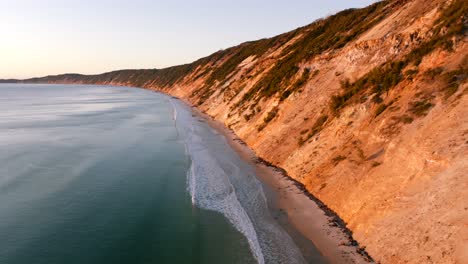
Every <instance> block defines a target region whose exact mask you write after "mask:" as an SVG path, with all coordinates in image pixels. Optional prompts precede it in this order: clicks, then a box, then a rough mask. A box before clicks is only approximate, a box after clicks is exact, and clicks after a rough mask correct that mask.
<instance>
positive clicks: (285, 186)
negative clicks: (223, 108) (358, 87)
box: [194, 108, 373, 264]
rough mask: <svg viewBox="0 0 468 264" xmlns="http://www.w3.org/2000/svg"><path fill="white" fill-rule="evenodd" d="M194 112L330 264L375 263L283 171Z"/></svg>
mask: <svg viewBox="0 0 468 264" xmlns="http://www.w3.org/2000/svg"><path fill="white" fill-rule="evenodd" d="M194 112H196V113H197V114H198V115H200V116H201V117H202V118H204V119H205V120H207V122H208V123H209V124H210V125H211V126H212V127H213V128H215V129H216V130H217V131H218V132H220V133H221V134H222V135H223V136H224V137H225V138H226V139H227V142H228V143H229V144H230V145H231V146H232V147H233V149H234V150H236V151H237V152H238V153H239V155H240V156H241V157H242V158H243V159H244V160H245V161H246V162H248V163H249V164H251V165H252V166H253V167H255V169H256V173H257V177H258V178H259V179H260V180H261V181H262V182H263V183H264V184H265V185H266V186H267V188H269V189H270V190H271V191H272V192H273V195H272V196H271V195H270V197H269V202H270V206H271V208H272V210H273V211H277V213H278V211H279V213H280V214H281V213H286V216H287V219H286V220H287V222H288V223H289V224H290V225H292V226H293V227H294V228H295V229H296V230H297V231H299V232H300V234H301V235H303V236H304V237H305V238H306V239H308V240H310V241H311V242H312V243H313V244H314V245H315V246H316V247H317V249H318V250H319V251H320V253H321V254H322V255H323V256H324V257H325V258H326V259H327V260H328V261H330V263H338V264H341V263H343V264H344V263H369V262H373V261H372V260H371V259H369V257H368V256H367V255H365V254H366V253H364V255H363V254H362V253H359V251H360V250H361V249H360V248H359V246H357V245H355V244H353V241H352V240H351V238H350V236H349V234H348V233H346V231H345V230H344V229H343V227H340V226H338V225H337V224H336V223H335V222H334V220H335V218H334V217H333V216H327V215H326V212H325V211H324V210H322V209H321V208H320V207H319V205H318V204H317V203H316V202H315V201H313V200H312V199H311V198H310V197H308V195H307V193H305V192H304V190H303V189H301V188H300V187H298V186H297V185H296V184H295V182H294V181H293V180H292V179H291V178H289V177H288V176H287V175H285V174H284V172H283V171H281V170H278V169H276V168H275V167H272V166H269V165H268V164H265V163H263V162H259V160H258V158H257V156H256V155H255V153H254V152H253V151H252V150H251V149H250V148H249V147H248V146H247V145H246V144H245V143H244V142H243V141H242V140H240V139H239V138H238V137H237V135H235V133H234V132H233V131H232V130H229V129H228V128H226V127H225V126H224V125H223V124H222V123H220V122H219V121H216V120H214V119H212V118H211V117H209V116H208V115H206V114H203V113H202V112H200V111H199V110H197V109H196V108H194ZM305 250H307V249H305Z"/></svg>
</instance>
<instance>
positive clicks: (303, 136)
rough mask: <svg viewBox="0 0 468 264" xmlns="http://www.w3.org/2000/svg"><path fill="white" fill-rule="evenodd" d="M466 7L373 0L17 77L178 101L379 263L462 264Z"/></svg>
mask: <svg viewBox="0 0 468 264" xmlns="http://www.w3.org/2000/svg"><path fill="white" fill-rule="evenodd" d="M467 14H468V4H467V2H466V1H463V0H451V1H444V0H429V1H428V0H394V1H381V2H378V3H375V4H372V5H371V6H369V7H366V8H363V9H349V10H345V11H342V12H340V13H337V14H335V15H332V16H330V17H327V18H324V19H321V20H318V21H315V22H314V23H312V24H310V25H307V26H304V27H302V28H298V29H296V30H293V31H291V32H288V33H285V34H282V35H279V36H277V37H274V38H270V39H262V40H257V41H252V42H247V43H243V44H240V45H239V46H236V47H232V48H229V49H226V50H221V51H219V52H217V53H215V54H213V55H211V56H208V57H206V58H202V59H200V60H198V61H196V62H193V63H191V64H186V65H181V66H175V67H171V68H167V69H161V70H158V69H153V70H122V71H116V72H110V73H105V74H100V75H79V74H68V75H58V76H48V77H44V78H36V79H30V80H25V81H26V82H50V83H85V84H112V85H129V86H139V87H144V88H148V89H154V90H158V91H163V92H165V93H168V94H171V95H174V96H177V97H180V98H184V99H186V100H188V101H189V102H191V103H192V104H194V105H196V106H197V107H198V108H199V109H201V110H202V111H204V112H205V113H207V114H209V115H211V116H212V117H214V118H215V119H217V120H220V121H222V122H224V124H226V126H228V127H230V128H231V129H233V130H234V131H235V133H236V134H237V135H238V136H239V137H240V138H241V139H243V140H244V141H245V142H246V143H247V144H248V145H249V146H250V147H251V148H252V149H253V150H254V151H255V152H256V153H257V154H258V156H260V157H262V158H263V159H265V160H267V161H268V162H271V163H272V164H274V165H277V166H279V167H282V168H284V169H285V170H286V171H287V172H288V174H289V175H290V176H291V177H292V178H294V179H296V180H298V181H300V182H301V183H303V184H304V185H305V186H306V188H307V190H308V191H309V192H310V193H312V194H313V195H314V196H316V197H318V198H319V199H320V200H322V201H323V202H324V203H325V204H326V205H327V206H328V207H330V208H331V209H332V210H334V211H335V212H336V213H337V214H338V215H339V216H340V217H341V218H342V219H343V220H344V221H345V222H346V223H347V225H348V227H349V228H350V229H351V230H352V231H353V234H354V238H355V239H356V240H357V241H359V243H360V244H361V245H362V246H364V247H365V248H366V250H367V251H368V252H369V254H370V255H371V256H372V257H373V258H374V259H375V260H376V261H377V262H381V263H466V262H467V261H468V253H467V252H468V231H467V228H466V226H467V225H468V205H467V203H466V201H467V199H468V160H467V158H466V157H467V156H468V155H467V154H468V151H467V150H468V148H467V146H468V111H467V110H468V100H467V83H466V78H467V74H468V73H467V66H468V65H467V63H468V60H467V53H468V45H467V24H468V18H467Z"/></svg>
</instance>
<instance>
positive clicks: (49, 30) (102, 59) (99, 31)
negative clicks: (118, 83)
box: [0, 0, 375, 79]
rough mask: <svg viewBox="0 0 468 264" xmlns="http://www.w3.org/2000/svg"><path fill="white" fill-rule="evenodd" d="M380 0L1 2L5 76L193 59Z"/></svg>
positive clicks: (0, 54) (1, 73)
mask: <svg viewBox="0 0 468 264" xmlns="http://www.w3.org/2000/svg"><path fill="white" fill-rule="evenodd" d="M372 2H375V1H372V0H352V1H346V2H345V3H343V2H342V1H337V0H335V1H327V2H325V3H324V2H322V1H320V2H319V1H317V0H313V1H306V0H296V1H289V2H284V1H278V0H274V1H265V0H261V1H256V2H255V3H251V2H249V1H246V0H240V1H224V2H222V3H220V2H219V1H213V0H203V1H200V2H198V3H185V2H183V1H180V0H178V1H171V2H166V1H149V0H136V1H132V2H130V1H122V0H119V1H108V0H103V1H99V3H95V2H94V1H90V0H85V1H77V0H73V1H68V2H67V3H63V2H61V1H58V0H49V1H40V2H39V1H32V0H16V1H9V0H0V32H1V33H2V35H3V41H2V42H1V43H0V58H1V60H0V79H10V78H14V79H25V78H32V77H40V76H45V75H55V74H63V73H81V74H99V73H103V72H108V71H113V70H120V69H143V68H165V67H170V66H174V65H179V64H184V63H190V62H192V61H194V60H196V59H199V58H201V57H205V56H208V55H210V54H212V53H214V52H216V51H217V50H220V49H225V48H228V47H231V46H234V45H237V44H240V43H242V42H245V41H250V40H256V39H261V38H267V37H272V36H275V35H277V34H281V33H284V32H287V31H290V30H293V29H295V28H297V27H300V26H304V25H306V24H309V23H311V22H313V21H314V20H316V19H318V18H321V17H325V16H327V15H330V14H333V13H336V12H338V11H340V10H343V9H346V8H353V7H355V8H358V7H363V6H366V5H369V4H370V3H372Z"/></svg>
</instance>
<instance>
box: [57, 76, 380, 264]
mask: <svg viewBox="0 0 468 264" xmlns="http://www.w3.org/2000/svg"><path fill="white" fill-rule="evenodd" d="M55 84H57V83H55ZM78 85H80V84H78ZM81 85H106V86H121V87H130V88H138V89H145V90H150V91H153V92H156V93H161V94H164V95H166V96H169V97H172V98H174V99H176V100H179V101H181V102H183V103H184V104H186V105H187V106H188V107H190V109H191V110H192V112H193V113H194V114H196V115H198V116H199V117H200V118H201V119H203V120H205V121H206V122H207V123H208V124H209V125H210V127H212V128H213V129H215V130H216V131H217V132H218V133H220V134H221V135H223V136H224V138H225V139H226V142H227V143H228V144H229V145H230V146H231V147H232V148H233V150H235V151H236V152H237V153H238V154H239V156H240V157H241V158H242V159H243V160H244V161H245V162H247V163H248V164H250V165H251V166H253V168H254V169H255V172H256V176H257V177H258V179H259V180H260V181H261V183H262V184H263V186H264V187H265V188H264V191H265V192H266V195H267V198H268V206H269V207H270V211H271V213H272V216H274V218H275V219H276V220H277V221H278V222H279V223H280V225H282V226H283V228H285V230H286V231H287V232H288V233H289V235H290V236H291V237H292V238H293V240H294V241H295V242H296V243H298V242H299V245H298V247H299V248H300V249H301V251H302V253H303V254H304V253H305V254H306V255H307V248H304V245H305V246H306V245H307V243H313V245H314V246H315V247H316V248H317V249H318V250H319V252H320V254H322V256H323V257H324V258H325V259H326V260H327V262H329V263H339V264H342V263H343V264H344V263H363V264H364V263H375V262H374V260H373V259H372V257H371V256H369V255H368V253H367V252H366V251H365V248H361V247H360V246H359V244H358V242H357V241H356V240H354V239H353V237H352V232H351V230H349V229H348V228H347V227H346V223H345V222H344V221H343V220H342V219H341V218H340V217H339V216H338V215H337V214H336V213H335V212H333V211H332V210H330V209H329V208H328V207H327V206H326V205H325V204H324V203H323V202H321V201H320V200H319V199H318V198H316V197H314V196H313V195H312V194H310V193H309V192H307V191H306V190H305V188H304V187H303V185H302V184H301V183H299V182H297V181H295V180H294V179H292V178H291V177H290V176H288V175H287V173H286V171H284V170H283V169H282V168H279V167H276V166H274V165H272V164H270V163H269V162H267V161H265V160H263V159H262V158H260V157H257V155H256V154H255V153H254V151H253V150H252V149H251V148H250V147H249V146H248V145H247V144H246V143H245V142H244V141H242V140H241V139H240V138H239V137H238V136H237V135H236V134H235V132H234V131H233V130H232V129H230V128H228V127H226V126H225V124H223V123H222V122H220V121H218V120H215V119H214V118H213V117H211V116H209V115H208V114H206V113H203V112H202V111H201V110H199V109H198V108H197V107H195V106H193V105H192V104H191V103H190V102H189V101H187V100H185V99H183V98H179V97H176V96H173V95H171V94H168V93H165V92H163V91H159V90H154V89H149V88H144V87H135V86H129V85H116V84H81ZM304 239H305V240H307V241H305V243H304V241H303V240H304ZM306 255H305V256H304V257H306V259H307V256H306ZM312 263H313V262H312Z"/></svg>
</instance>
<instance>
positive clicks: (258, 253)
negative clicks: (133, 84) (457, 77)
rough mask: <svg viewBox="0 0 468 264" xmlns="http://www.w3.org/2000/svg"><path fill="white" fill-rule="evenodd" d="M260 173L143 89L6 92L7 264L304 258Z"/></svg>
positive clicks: (2, 246) (2, 253)
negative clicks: (273, 208) (273, 209)
mask: <svg viewBox="0 0 468 264" xmlns="http://www.w3.org/2000/svg"><path fill="white" fill-rule="evenodd" d="M304 262H305V260H304V258H303V257H302V255H301V252H300V251H299V250H298V248H297V246H296V245H295V244H294V242H293V240H292V239H291V238H290V236H289V235H288V233H286V232H285V231H284V230H283V228H281V227H280V226H279V225H278V223H276V221H275V220H274V219H273V218H272V217H271V216H270V213H269V211H268V206H267V203H266V199H265V195H264V194H263V191H262V187H261V184H260V183H259V182H258V180H257V179H256V177H255V175H254V171H253V168H251V167H250V166H249V165H247V164H246V163H245V162H243V161H242V160H241V159H240V158H239V157H238V156H237V154H236V153H235V152H234V151H233V150H231V149H230V148H229V146H228V144H227V143H226V142H225V139H224V138H223V137H222V136H220V135H219V134H218V133H216V131H214V130H213V129H211V128H210V127H209V126H208V125H207V124H206V123H204V122H203V121H202V120H199V118H197V117H196V116H193V115H192V113H191V111H190V109H189V108H188V107H186V106H185V105H183V104H182V103H180V102H179V101H177V100H176V99H173V98H170V97H168V96H165V95H162V94H159V93H154V92H150V91H146V90H142V89H136V88H127V87H106V86H76V85H75V86H72V85H67V86H65V85H24V84H1V85H0V263H2V264H4V263H5V264H55V263H57V264H58V263H80V264H82V263H87V264H90V263H304Z"/></svg>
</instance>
